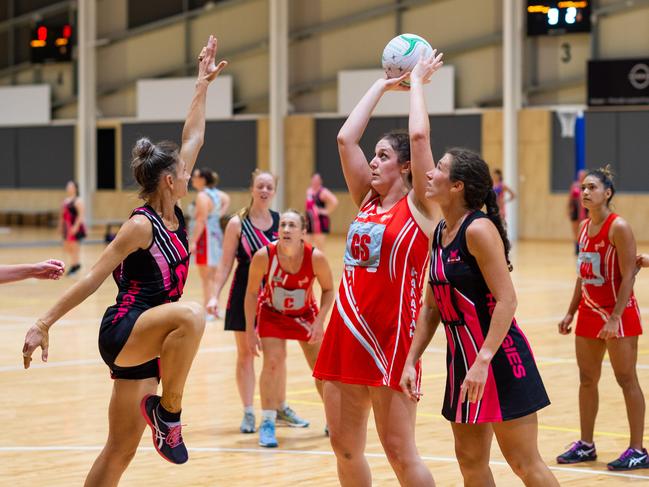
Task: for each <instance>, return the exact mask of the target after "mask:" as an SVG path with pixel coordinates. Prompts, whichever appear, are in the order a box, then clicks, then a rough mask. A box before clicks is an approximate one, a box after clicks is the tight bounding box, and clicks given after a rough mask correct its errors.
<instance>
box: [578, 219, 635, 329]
mask: <svg viewBox="0 0 649 487" xmlns="http://www.w3.org/2000/svg"><path fill="white" fill-rule="evenodd" d="M617 217H618V215H616V214H615V213H611V214H610V215H609V216H608V217H607V218H606V221H604V224H603V225H602V228H601V229H600V230H599V232H598V233H597V235H595V236H594V237H589V236H588V229H589V228H590V225H591V219H590V218H588V219H587V220H586V223H584V225H583V226H582V228H581V232H580V233H579V255H578V256H577V273H578V275H579V277H580V278H581V301H580V302H579V317H578V319H577V327H576V329H575V333H576V334H577V335H578V336H584V337H588V338H597V334H598V333H599V331H600V330H601V329H602V327H603V326H604V325H605V324H606V322H607V321H608V318H609V317H610V316H611V313H612V312H613V308H615V303H616V302H617V292H618V290H619V289H620V283H621V282H622V274H621V273H620V266H619V265H618V262H617V251H616V249H615V247H614V246H613V244H612V243H611V241H610V240H609V238H608V234H609V232H610V229H611V225H612V224H613V221H615V219H616V218H617ZM618 334H619V336H620V337H624V336H634V335H640V334H642V326H641V324H640V311H639V309H638V303H637V301H636V299H635V296H634V295H633V292H632V293H631V297H630V298H629V302H628V303H627V304H626V307H625V308H624V312H623V313H622V317H621V319H620V324H619V330H618Z"/></svg>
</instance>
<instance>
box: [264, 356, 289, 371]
mask: <svg viewBox="0 0 649 487" xmlns="http://www.w3.org/2000/svg"><path fill="white" fill-rule="evenodd" d="M285 363H286V355H285V354H283V353H277V354H273V355H272V356H270V357H264V368H265V369H266V370H268V371H270V372H276V371H277V370H279V369H280V368H281V367H282V366H283V365H284V364H285Z"/></svg>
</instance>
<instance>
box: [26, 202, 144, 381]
mask: <svg viewBox="0 0 649 487" xmlns="http://www.w3.org/2000/svg"><path fill="white" fill-rule="evenodd" d="M152 238H153V232H152V228H151V223H150V222H149V220H148V218H147V217H145V216H143V215H135V216H134V217H132V218H130V219H129V220H128V221H127V222H126V223H125V224H124V225H122V228H121V229H120V230H119V232H117V236H116V237H115V240H113V241H112V242H111V243H110V244H109V245H108V247H106V249H105V250H104V251H103V252H102V254H101V256H100V257H99V260H98V261H97V262H96V263H95V265H93V266H92V268H91V269H90V271H89V272H88V274H86V275H85V276H84V277H83V278H82V279H80V280H79V281H77V282H76V283H75V284H74V285H73V286H72V287H70V288H69V289H68V290H67V291H66V292H65V293H64V294H63V296H61V298H60V299H59V300H58V301H57V302H56V303H55V304H54V306H52V307H51V308H50V309H49V310H47V312H46V313H45V314H44V315H42V316H41V317H40V318H39V319H37V320H36V324H35V325H33V326H32V327H31V328H30V329H29V330H28V331H27V336H26V337H25V344H24V346H23V358H24V365H25V368H26V369H27V368H29V364H30V362H31V360H32V359H31V356H32V353H33V352H34V350H36V348H37V347H41V348H42V349H43V354H42V359H43V361H44V362H46V361H47V353H48V342H49V336H48V335H49V329H50V328H51V327H52V326H53V325H54V323H56V321H58V320H59V319H60V318H61V317H62V316H63V315H65V314H66V313H67V312H68V311H70V310H71V309H72V308H74V307H76V306H78V305H79V304H80V303H82V302H83V301H84V300H85V299H86V298H87V297H88V296H90V295H91V294H92V293H94V292H95V291H96V290H97V288H98V287H99V286H100V285H101V283H102V282H104V281H105V280H106V278H107V277H108V276H109V275H110V274H111V273H112V272H113V270H114V269H115V268H116V267H117V266H118V265H119V264H120V263H121V262H122V261H123V260H124V259H125V258H126V257H127V256H128V255H129V254H131V253H132V252H135V251H136V250H137V249H142V248H147V247H148V246H149V245H150V243H151V239H152Z"/></svg>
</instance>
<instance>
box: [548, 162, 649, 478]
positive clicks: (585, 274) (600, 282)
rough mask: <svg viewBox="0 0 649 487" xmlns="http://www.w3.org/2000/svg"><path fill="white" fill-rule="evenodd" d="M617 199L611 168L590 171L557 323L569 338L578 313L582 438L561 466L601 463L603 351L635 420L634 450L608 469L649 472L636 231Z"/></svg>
mask: <svg viewBox="0 0 649 487" xmlns="http://www.w3.org/2000/svg"><path fill="white" fill-rule="evenodd" d="M614 194H615V185H614V184H613V176H612V174H611V172H610V171H609V170H608V168H601V169H595V170H592V171H589V172H588V173H587V174H586V176H585V177H584V178H583V180H582V182H581V200H582V204H583V206H584V208H586V209H587V210H588V218H586V219H585V220H584V221H583V222H582V224H581V226H580V228H579V254H578V255H577V273H578V274H577V276H578V277H577V281H576V284H575V289H574V292H573V295H572V300H571V302H570V306H569V308H568V313H567V314H566V316H565V317H564V319H563V320H561V322H560V323H559V333H561V334H563V335H568V334H569V333H570V331H571V326H570V324H571V323H572V320H573V318H574V315H575V312H576V311H577V310H579V315H578V318H577V326H576V327H575V349H576V353H577V365H578V366H579V418H580V425H581V432H580V433H581V437H580V439H579V440H578V441H575V442H574V443H573V444H572V445H571V446H570V448H569V449H568V450H567V451H565V452H564V453H562V454H561V455H559V456H558V457H557V462H558V463H578V462H587V461H592V460H595V459H597V451H596V449H595V443H594V438H593V433H594V429H595V418H596V416H597V409H598V398H599V392H598V389H597V385H598V382H599V378H600V375H601V370H602V360H603V359H604V353H605V352H608V356H609V360H610V362H611V366H612V367H613V372H614V373H615V378H616V379H617V382H618V384H619V385H620V387H621V388H622V393H623V395H624V402H625V403H626V411H627V417H628V421H629V430H630V433H631V434H630V438H629V446H628V448H627V449H626V450H625V451H624V452H623V453H622V455H620V457H619V458H617V459H616V460H613V461H612V462H610V463H608V464H607V467H608V469H609V470H633V469H637V468H649V455H648V454H647V450H646V449H645V448H644V447H643V436H644V426H645V424H644V423H645V400H644V395H643V393H642V388H641V387H640V382H639V381H638V374H637V372H636V363H637V360H638V337H639V335H641V334H642V325H641V322H640V309H639V308H638V302H637V301H636V299H635V296H634V294H633V283H634V279H635V274H636V272H637V268H636V266H641V265H642V263H643V258H642V256H637V257H636V244H635V238H634V236H633V231H632V229H631V226H630V225H629V224H628V223H627V222H626V221H625V220H624V219H623V218H621V217H620V216H619V215H617V214H615V213H614V212H613V211H612V210H611V208H610V202H611V199H612V198H613V195H614Z"/></svg>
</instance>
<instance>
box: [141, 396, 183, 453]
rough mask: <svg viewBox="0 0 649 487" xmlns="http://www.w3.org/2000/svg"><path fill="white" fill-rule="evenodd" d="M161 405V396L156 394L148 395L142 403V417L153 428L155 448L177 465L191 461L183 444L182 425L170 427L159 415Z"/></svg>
mask: <svg viewBox="0 0 649 487" xmlns="http://www.w3.org/2000/svg"><path fill="white" fill-rule="evenodd" d="M159 404H160V396H156V395H154V394H147V395H146V396H144V398H142V402H141V403H140V411H141V412H142V416H144V419H145V420H146V422H147V424H148V425H149V426H150V427H151V432H152V435H153V446H154V447H155V449H156V451H157V452H158V453H159V454H160V456H161V457H162V458H164V459H165V460H167V461H169V462H171V463H177V464H180V463H185V462H186V461H187V460H189V454H188V453H187V448H185V443H183V437H182V434H181V432H180V430H181V426H180V423H177V424H173V425H171V426H170V425H169V424H167V423H165V422H164V421H162V419H160V415H159V413H158V405H159Z"/></svg>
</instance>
